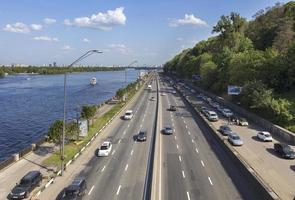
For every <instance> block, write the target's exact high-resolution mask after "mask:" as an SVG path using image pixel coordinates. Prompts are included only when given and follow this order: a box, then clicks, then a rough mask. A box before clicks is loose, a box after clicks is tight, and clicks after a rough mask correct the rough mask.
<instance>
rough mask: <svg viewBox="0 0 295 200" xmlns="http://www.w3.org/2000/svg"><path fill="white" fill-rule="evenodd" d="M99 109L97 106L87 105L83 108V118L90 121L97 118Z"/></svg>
mask: <svg viewBox="0 0 295 200" xmlns="http://www.w3.org/2000/svg"><path fill="white" fill-rule="evenodd" d="M96 111H97V108H96V106H95V105H85V106H83V107H82V112H81V117H82V118H83V119H87V120H90V119H91V118H93V117H94V116H95V113H96Z"/></svg>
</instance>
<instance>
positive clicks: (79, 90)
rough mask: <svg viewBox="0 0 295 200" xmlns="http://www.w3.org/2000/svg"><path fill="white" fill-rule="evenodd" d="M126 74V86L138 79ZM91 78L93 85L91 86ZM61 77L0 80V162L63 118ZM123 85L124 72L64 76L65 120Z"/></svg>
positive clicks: (25, 76)
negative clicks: (66, 98)
mask: <svg viewBox="0 0 295 200" xmlns="http://www.w3.org/2000/svg"><path fill="white" fill-rule="evenodd" d="M138 74H139V73H138V71H137V70H133V69H130V70H127V82H128V83H129V82H133V81H135V80H136V79H137V77H138ZM92 77H95V78H96V79H97V85H95V86H91V85H90V79H91V78H92ZM63 81H64V75H29V74H21V75H10V76H7V77H5V78H2V79H0V110H1V114H0V161H1V160H5V159H7V158H8V157H9V156H11V155H12V154H14V153H16V152H18V151H20V150H22V149H24V148H25V147H27V146H28V145H30V144H31V143H33V142H35V141H37V140H39V139H41V138H42V137H43V136H44V135H45V134H46V132H47V130H48V127H49V126H50V124H51V123H52V122H53V121H55V120H56V119H62V118H63ZM124 84H125V77H124V71H104V72H87V73H72V74H68V81H67V86H68V87H67V95H68V100H67V103H68V106H67V117H68V119H73V118H76V116H77V113H80V111H81V106H82V105H85V104H99V103H101V102H103V101H105V100H107V99H109V98H111V97H112V96H114V94H115V93H116V91H117V90H118V89H119V88H121V87H122V86H123V85H124Z"/></svg>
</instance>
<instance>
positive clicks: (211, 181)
mask: <svg viewBox="0 0 295 200" xmlns="http://www.w3.org/2000/svg"><path fill="white" fill-rule="evenodd" d="M208 180H209V182H210V184H211V185H213V183H212V181H211V178H210V176H208Z"/></svg>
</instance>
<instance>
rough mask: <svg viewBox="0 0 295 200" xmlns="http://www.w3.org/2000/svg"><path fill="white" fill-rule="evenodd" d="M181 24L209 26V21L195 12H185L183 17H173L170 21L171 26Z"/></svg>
mask: <svg viewBox="0 0 295 200" xmlns="http://www.w3.org/2000/svg"><path fill="white" fill-rule="evenodd" d="M181 25H193V26H207V23H206V22H205V21H203V20H202V19H200V18H198V17H195V16H194V15H193V14H185V15H184V18H183V19H173V20H171V21H170V23H169V26H170V27H177V26H181Z"/></svg>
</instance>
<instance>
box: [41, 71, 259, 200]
mask: <svg viewBox="0 0 295 200" xmlns="http://www.w3.org/2000/svg"><path fill="white" fill-rule="evenodd" d="M158 80H160V79H159V77H157V76H155V77H154V79H153V81H152V90H151V91H150V90H142V91H140V92H139V95H137V97H136V98H135V99H134V101H133V102H132V103H131V104H130V105H128V106H127V107H126V110H127V109H128V110H129V109H131V110H133V112H134V116H133V118H132V119H131V120H123V119H121V118H120V116H117V117H116V118H115V120H114V121H113V122H112V123H110V124H109V126H108V128H106V129H105V130H104V131H103V132H102V133H101V136H99V137H98V139H97V140H98V141H99V142H96V144H97V143H99V144H101V143H102V142H103V141H104V140H109V141H111V142H112V144H113V148H112V152H111V154H110V155H109V156H108V157H97V156H96V155H95V149H96V148H97V147H98V146H96V147H95V146H94V147H93V145H92V146H91V147H90V148H89V149H88V150H86V153H84V157H85V158H83V155H82V156H81V157H82V158H79V159H81V160H83V161H81V163H79V162H80V161H79V159H77V160H76V161H75V162H74V164H73V166H74V165H75V166H74V167H72V168H71V167H69V169H68V172H67V173H73V174H75V175H74V176H73V177H71V178H68V179H73V178H75V177H83V178H85V179H86V181H87V191H86V195H85V196H84V198H83V199H86V200H97V199H122V200H125V199H128V200H133V199H134V200H139V199H155V200H156V199H158V200H162V199H163V200H165V199H167V200H168V199H169V200H179V199H181V200H186V199H188V200H193V199H263V197H262V196H261V194H260V192H259V191H258V190H257V188H255V187H254V186H253V185H251V184H250V183H249V182H247V180H246V179H244V177H243V175H242V173H241V172H240V169H239V168H238V167H237V166H236V165H235V164H234V163H233V162H232V160H231V157H230V156H229V155H228V154H227V152H225V150H224V149H223V148H222V147H220V144H219V143H218V142H217V141H216V138H214V137H213V136H212V134H211V133H210V132H209V130H208V129H207V128H206V126H205V125H204V124H203V122H202V121H201V120H200V119H199V118H198V116H196V113H194V112H193V111H192V110H191V107H190V106H189V105H187V104H186V103H185V101H183V99H182V98H181V96H180V95H179V94H177V93H173V91H174V89H173V88H172V87H171V86H170V85H169V84H168V83H167V82H164V81H163V80H162V79H161V80H160V81H158ZM157 84H158V86H159V90H157V88H158V87H157ZM157 93H159V94H160V95H157ZM162 93H163V94H165V95H161V94H162ZM151 97H155V99H156V100H155V101H152V100H150V99H151ZM157 97H159V98H157ZM157 103H158V110H157ZM170 105H174V106H176V108H177V110H176V111H169V110H168V108H169V106H170ZM123 113H124V111H122V112H121V114H120V115H123ZM157 114H158V117H157V120H156V115H157ZM156 124H157V130H158V131H155V130H156V129H155V126H156ZM166 125H169V126H172V128H173V129H174V133H173V134H172V135H164V134H162V132H161V131H160V130H162V128H164V127H165V126H166ZM139 131H147V140H146V141H145V142H137V141H136V140H135V138H136V134H138V132H139ZM153 135H154V136H156V138H157V139H156V141H157V142H156V146H157V145H158V146H157V148H155V152H154V156H155V160H154V164H151V163H150V162H149V156H150V155H152V154H150V150H151V148H152V147H153V140H152V136H153ZM151 158H152V159H154V158H153V157H151ZM87 159H88V160H87ZM85 160H86V161H85ZM148 167H154V168H153V172H154V174H153V175H154V176H153V177H155V178H153V179H152V182H148V181H146V180H151V179H147V178H148V176H150V175H151V174H149V173H147V169H148ZM75 171H76V172H75ZM155 174H156V176H155ZM70 182H71V180H62V178H60V180H59V179H57V180H56V183H54V184H53V185H52V186H50V187H49V188H48V189H46V190H45V191H44V192H43V193H42V194H41V196H40V199H44V200H49V199H54V198H56V196H57V194H54V193H55V192H56V191H61V190H62V188H64V187H66V186H67V185H68V184H69V183H70ZM149 184H150V185H149ZM147 185H149V186H151V185H152V186H153V187H152V188H157V189H156V191H152V195H153V196H145V197H146V198H144V194H145V191H146V186H147ZM57 193H58V192H57ZM52 194H54V198H52ZM146 194H148V195H149V193H146ZM50 196H51V197H50Z"/></svg>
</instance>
